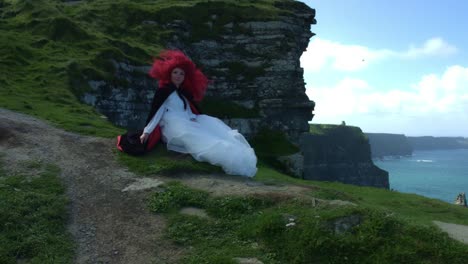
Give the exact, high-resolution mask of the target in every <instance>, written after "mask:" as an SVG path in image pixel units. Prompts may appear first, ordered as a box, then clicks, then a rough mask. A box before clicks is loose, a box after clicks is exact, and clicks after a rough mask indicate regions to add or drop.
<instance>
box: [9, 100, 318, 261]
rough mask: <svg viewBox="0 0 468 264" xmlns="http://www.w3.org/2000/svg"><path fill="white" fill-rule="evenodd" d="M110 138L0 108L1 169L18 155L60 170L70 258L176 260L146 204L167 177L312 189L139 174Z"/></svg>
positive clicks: (213, 184)
mask: <svg viewBox="0 0 468 264" xmlns="http://www.w3.org/2000/svg"><path fill="white" fill-rule="evenodd" d="M114 144H115V142H114V140H112V139H103V138H95V137H88V136H81V135H77V134H74V133H70V132H65V131H63V130H61V129H58V128H55V127H53V126H51V125H49V124H47V123H46V122H44V121H42V120H38V119H36V118H33V117H30V116H27V115H24V114H19V113H16V112H12V111H9V110H5V109H1V108H0V154H1V155H2V160H3V161H4V167H5V169H6V171H10V172H14V171H15V170H19V169H21V166H20V165H19V164H21V163H22V162H24V161H41V162H45V163H51V164H55V165H57V166H58V167H59V168H60V169H61V177H62V179H63V181H64V183H65V184H66V186H67V194H68V196H69V198H70V200H71V204H70V220H69V230H70V232H71V234H72V235H73V237H74V239H75V241H76V243H77V256H76V260H75V262H76V263H138V264H144V263H176V262H177V261H178V260H179V259H180V257H181V256H182V255H183V254H184V252H185V251H186V249H182V248H178V247H176V246H174V245H172V244H171V243H170V242H168V241H166V240H164V238H163V230H164V228H165V226H166V222H165V219H164V218H163V217H162V216H160V215H155V214H151V213H150V212H149V211H148V209H147V208H146V198H147V195H148V192H147V191H148V190H149V189H150V188H151V187H155V186H158V185H160V184H161V183H163V182H166V181H168V180H174V179H176V180H180V181H183V182H184V183H185V184H187V185H189V186H192V187H194V188H199V189H204V190H207V191H209V192H210V193H212V194H214V195H226V194H242V195H245V194H248V193H269V192H275V193H280V194H281V193H283V194H285V195H294V196H297V195H306V194H307V193H309V194H310V192H311V187H299V186H271V185H264V184H261V183H258V182H255V181H252V180H249V179H246V178H243V177H235V176H227V175H178V176H176V177H174V178H167V177H160V176H157V175H154V176H152V177H151V178H141V177H139V176H137V175H135V174H133V173H131V172H129V171H128V170H127V169H126V168H124V167H123V166H121V165H119V164H118V163H117V162H116V158H115V155H116V153H115V147H114ZM23 164H24V163H23Z"/></svg>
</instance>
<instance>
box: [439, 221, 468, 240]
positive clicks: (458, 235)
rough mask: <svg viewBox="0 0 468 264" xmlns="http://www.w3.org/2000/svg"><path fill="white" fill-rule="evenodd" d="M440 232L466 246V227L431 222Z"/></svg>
mask: <svg viewBox="0 0 468 264" xmlns="http://www.w3.org/2000/svg"><path fill="white" fill-rule="evenodd" d="M433 223H434V224H436V225H437V226H438V227H439V228H440V229H442V231H444V232H447V233H448V234H449V236H450V237H451V238H453V239H456V240H458V241H460V242H463V243H465V244H468V226H466V225H458V224H451V223H445V222H440V221H433Z"/></svg>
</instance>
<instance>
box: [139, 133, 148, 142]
mask: <svg viewBox="0 0 468 264" xmlns="http://www.w3.org/2000/svg"><path fill="white" fill-rule="evenodd" d="M148 138H149V134H147V133H143V134H141V136H140V142H141V144H143V143H145V142H146V140H148Z"/></svg>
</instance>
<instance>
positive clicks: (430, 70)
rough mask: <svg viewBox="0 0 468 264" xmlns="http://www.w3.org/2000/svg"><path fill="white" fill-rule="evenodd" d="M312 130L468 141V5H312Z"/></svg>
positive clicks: (368, 0) (362, 1) (308, 77)
mask: <svg viewBox="0 0 468 264" xmlns="http://www.w3.org/2000/svg"><path fill="white" fill-rule="evenodd" d="M303 2H304V3H306V4H307V5H309V6H310V7H312V8H314V9H315V10H316V20H317V24H316V25H312V28H311V30H312V32H314V33H315V34H316V36H314V37H312V38H311V40H310V43H309V47H308V48H307V51H306V52H304V54H303V56H302V57H301V65H302V67H303V68H304V79H305V82H306V93H307V95H308V96H309V98H310V99H311V100H313V101H315V103H316V108H315V112H314V113H315V117H314V119H313V120H312V123H327V124H339V123H341V121H345V122H346V124H348V125H354V126H359V127H361V129H362V130H363V131H364V132H385V133H398V134H405V135H407V136H425V135H430V136H464V137H468V34H465V33H464V31H465V29H464V28H465V27H466V26H468V16H466V15H465V14H466V13H467V12H468V1H461V0H446V1H443V2H441V1H434V0H426V1H422V0H392V1H390V0H378V1H376V0H359V1H358V0H340V1H338V0H306V1H303Z"/></svg>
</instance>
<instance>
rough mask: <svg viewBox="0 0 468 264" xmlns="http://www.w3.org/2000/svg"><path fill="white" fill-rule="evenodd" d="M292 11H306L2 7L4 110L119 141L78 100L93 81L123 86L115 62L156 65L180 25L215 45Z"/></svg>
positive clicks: (123, 1) (3, 3) (47, 2)
mask: <svg viewBox="0 0 468 264" xmlns="http://www.w3.org/2000/svg"><path fill="white" fill-rule="evenodd" d="M289 5H290V6H292V7H293V6H299V7H300V6H301V5H304V4H302V3H300V2H295V1H275V0H262V1H249V0H240V1H237V0H236V1H234V0H231V1H229V0H225V1H202V0H192V1H186V0H171V1H130V0H120V1H110V0H97V1H77V2H70V3H67V2H63V1H58V0H34V1H28V0H17V1H13V0H0V34H1V35H2V38H1V39H0V61H1V63H0V87H1V89H0V107H4V108H8V109H12V110H16V111H20V112H24V113H27V114H31V115H35V116H38V117H41V118H43V119H46V120H49V121H51V122H53V123H55V124H56V125H58V126H60V127H63V128H65V129H67V130H71V131H76V132H79V133H84V134H90V135H97V136H104V137H111V136H113V135H115V134H116V133H119V132H121V131H122V130H121V129H118V128H116V127H114V126H112V125H111V124H110V123H109V122H108V121H107V120H106V119H105V118H104V117H103V116H101V115H100V114H99V113H97V112H96V111H95V110H94V109H93V108H92V107H89V106H86V105H83V104H81V103H80V102H79V100H78V99H77V96H79V95H80V94H82V93H83V91H86V89H90V88H89V86H88V85H87V80H96V79H97V80H106V81H119V80H116V79H115V76H114V73H115V69H114V66H113V64H112V62H111V60H115V61H126V62H129V63H131V64H134V65H149V64H150V63H151V62H152V57H153V56H155V55H157V54H158V52H159V51H160V50H161V49H162V48H163V47H164V46H165V41H166V40H167V38H169V37H170V36H171V32H170V31H169V30H168V29H167V27H166V25H167V24H168V23H171V22H172V21H177V20H184V21H185V22H187V24H189V25H190V26H191V27H192V28H193V30H192V31H193V34H192V35H191V36H190V37H189V38H192V39H200V38H213V37H216V36H217V35H219V33H220V31H221V30H222V27H223V26H224V25H225V24H227V23H229V22H234V21H235V22H236V23H238V22H242V21H250V20H253V21H262V20H272V19H275V18H276V17H277V16H278V15H281V14H287V13H291V11H288V10H290V8H288V6H289ZM208 21H211V23H212V30H211V31H208V30H207V27H208V26H207V24H206V22H208ZM213 32H214V33H213ZM186 41H191V39H186Z"/></svg>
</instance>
